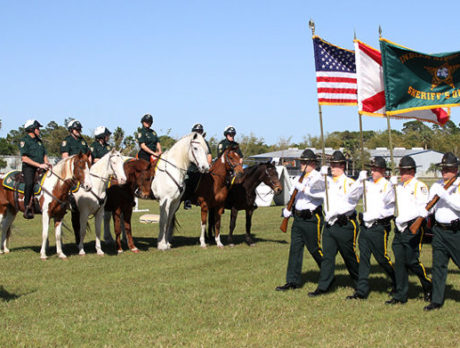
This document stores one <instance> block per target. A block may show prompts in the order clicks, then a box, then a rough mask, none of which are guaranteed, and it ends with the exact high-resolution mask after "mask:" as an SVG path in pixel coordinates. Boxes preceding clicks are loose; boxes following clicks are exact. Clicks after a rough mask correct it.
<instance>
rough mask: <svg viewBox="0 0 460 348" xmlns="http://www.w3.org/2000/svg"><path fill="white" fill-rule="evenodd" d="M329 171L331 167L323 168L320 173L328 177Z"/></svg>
mask: <svg viewBox="0 0 460 348" xmlns="http://www.w3.org/2000/svg"><path fill="white" fill-rule="evenodd" d="M328 171H329V167H328V166H322V167H321V169H320V170H319V172H320V174H321V175H327V174H328Z"/></svg>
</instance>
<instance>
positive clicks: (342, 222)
mask: <svg viewBox="0 0 460 348" xmlns="http://www.w3.org/2000/svg"><path fill="white" fill-rule="evenodd" d="M351 220H353V221H354V220H356V211H354V212H353V213H352V214H351V215H348V216H347V215H345V214H340V215H337V221H336V222H335V223H334V224H333V225H335V224H338V225H339V226H345V225H346V224H347V223H348V221H351ZM327 226H332V225H331V224H329V223H328V224H327Z"/></svg>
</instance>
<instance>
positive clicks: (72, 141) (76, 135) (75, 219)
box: [61, 120, 92, 245]
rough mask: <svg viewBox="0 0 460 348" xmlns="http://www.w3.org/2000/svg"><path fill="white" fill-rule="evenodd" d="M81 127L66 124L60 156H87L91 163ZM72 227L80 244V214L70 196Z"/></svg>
mask: <svg viewBox="0 0 460 348" xmlns="http://www.w3.org/2000/svg"><path fill="white" fill-rule="evenodd" d="M82 128H83V127H82V125H81V123H80V121H78V120H71V121H69V122H68V123H67V130H68V131H69V133H70V134H69V135H68V136H67V137H66V138H65V139H64V141H63V142H62V144H61V156H62V158H67V157H69V156H73V155H78V154H80V153H85V154H89V155H88V157H89V160H90V161H92V156H91V150H90V148H89V146H88V144H87V143H86V140H85V139H83V137H82V136H81V130H82ZM70 204H71V207H72V209H71V213H72V226H73V230H74V233H75V242H76V243H77V245H78V244H79V243H80V213H79V212H78V209H77V206H76V203H75V199H74V197H73V195H72V194H71V195H70Z"/></svg>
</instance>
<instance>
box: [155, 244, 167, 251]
mask: <svg viewBox="0 0 460 348" xmlns="http://www.w3.org/2000/svg"><path fill="white" fill-rule="evenodd" d="M157 249H158V250H161V251H165V250H168V246H167V245H159V246H158V247H157Z"/></svg>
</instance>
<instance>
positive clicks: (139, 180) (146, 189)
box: [124, 159, 154, 199]
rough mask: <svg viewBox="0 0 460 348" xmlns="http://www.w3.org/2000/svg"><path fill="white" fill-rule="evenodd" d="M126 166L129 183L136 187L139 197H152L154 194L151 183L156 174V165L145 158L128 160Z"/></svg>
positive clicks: (135, 192) (136, 193)
mask: <svg viewBox="0 0 460 348" xmlns="http://www.w3.org/2000/svg"><path fill="white" fill-rule="evenodd" d="M124 168H125V173H126V177H127V183H129V184H131V185H132V186H133V187H134V188H135V191H134V194H135V195H136V196H137V197H139V198H144V199H147V198H150V197H151V196H152V194H151V188H150V185H151V183H152V178H153V175H154V166H152V165H151V163H149V162H147V161H145V160H143V159H139V160H134V161H129V162H126V163H125V165H124Z"/></svg>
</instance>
